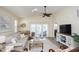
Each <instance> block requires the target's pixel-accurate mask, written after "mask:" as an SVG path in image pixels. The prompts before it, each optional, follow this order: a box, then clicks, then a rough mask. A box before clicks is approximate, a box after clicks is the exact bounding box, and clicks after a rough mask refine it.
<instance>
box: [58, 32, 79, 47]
mask: <svg viewBox="0 0 79 59" xmlns="http://www.w3.org/2000/svg"><path fill="white" fill-rule="evenodd" d="M56 41H58V42H59V43H62V44H64V45H66V46H68V47H73V48H75V47H79V43H77V42H75V41H74V39H73V38H72V37H71V36H69V35H65V34H61V33H57V37H56Z"/></svg>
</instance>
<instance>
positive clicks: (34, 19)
mask: <svg viewBox="0 0 79 59" xmlns="http://www.w3.org/2000/svg"><path fill="white" fill-rule="evenodd" d="M52 20H53V18H52V17H46V18H43V17H40V16H33V17H26V18H23V19H20V20H19V22H18V23H19V24H18V25H20V24H22V23H25V24H26V28H25V30H30V25H31V24H34V23H35V24H36V23H37V24H48V36H49V37H53V21H52ZM19 30H21V29H19Z"/></svg>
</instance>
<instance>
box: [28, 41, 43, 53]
mask: <svg viewBox="0 0 79 59" xmlns="http://www.w3.org/2000/svg"><path fill="white" fill-rule="evenodd" d="M43 46H44V44H43V42H42V41H40V40H33V41H30V42H29V50H31V49H32V48H38V47H41V48H42V50H41V51H43Z"/></svg>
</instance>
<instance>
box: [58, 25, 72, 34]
mask: <svg viewBox="0 0 79 59" xmlns="http://www.w3.org/2000/svg"><path fill="white" fill-rule="evenodd" d="M59 31H60V33H62V34H67V35H71V24H64V25H60V27H59Z"/></svg>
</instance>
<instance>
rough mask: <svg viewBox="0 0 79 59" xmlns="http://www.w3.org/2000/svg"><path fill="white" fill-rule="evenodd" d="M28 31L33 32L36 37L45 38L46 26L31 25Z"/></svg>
mask: <svg viewBox="0 0 79 59" xmlns="http://www.w3.org/2000/svg"><path fill="white" fill-rule="evenodd" d="M30 31H31V32H35V36H36V37H47V36H48V24H31V26H30Z"/></svg>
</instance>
